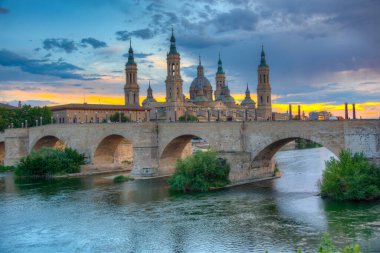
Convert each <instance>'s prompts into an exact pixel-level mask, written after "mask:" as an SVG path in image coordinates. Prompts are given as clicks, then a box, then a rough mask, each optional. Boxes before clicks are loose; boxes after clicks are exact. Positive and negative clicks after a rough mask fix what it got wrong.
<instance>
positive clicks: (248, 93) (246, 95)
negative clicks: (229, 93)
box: [245, 83, 251, 99]
mask: <svg viewBox="0 0 380 253" xmlns="http://www.w3.org/2000/svg"><path fill="white" fill-rule="evenodd" d="M250 98H251V92H250V91H249V88H248V83H247V89H246V90H245V99H250Z"/></svg>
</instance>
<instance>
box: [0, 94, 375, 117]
mask: <svg viewBox="0 0 380 253" xmlns="http://www.w3.org/2000/svg"><path fill="white" fill-rule="evenodd" d="M185 95H186V96H187V97H189V96H188V94H185ZM2 97H3V98H4V99H5V100H7V101H12V100H21V101H26V100H47V101H51V104H50V105H54V104H68V103H83V102H87V103H89V104H99V103H100V104H118V105H122V104H124V97H123V96H120V95H119V94H114V95H102V94H99V95H90V96H84V95H82V94H77V93H53V92H41V91H21V90H9V91H2ZM233 97H234V98H235V100H236V102H237V103H240V102H241V101H242V100H243V99H244V97H245V94H234V95H233ZM252 98H253V99H254V100H255V98H256V96H255V94H253V95H252ZM144 99H145V97H140V101H141V102H142V101H143V100H144ZM155 99H156V100H157V101H158V102H164V101H165V95H164V94H163V93H159V94H156V95H155ZM297 106H298V105H297V104H294V105H293V107H292V110H293V113H296V112H297ZM272 107H273V111H275V112H286V111H287V110H288V109H289V104H273V105H272ZM351 109H352V105H351V104H350V105H349V110H350V112H349V114H350V117H352V111H351ZM301 111H304V112H305V114H306V115H307V114H308V113H309V112H311V111H329V112H331V113H332V114H333V115H335V116H344V104H341V105H335V104H330V103H328V102H325V103H314V104H301ZM356 115H357V118H360V117H362V118H376V119H378V118H379V117H380V102H376V101H368V102H364V103H358V104H356Z"/></svg>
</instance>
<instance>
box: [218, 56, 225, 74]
mask: <svg viewBox="0 0 380 253" xmlns="http://www.w3.org/2000/svg"><path fill="white" fill-rule="evenodd" d="M216 73H217V74H224V70H223V65H222V60H221V59H220V52H219V60H218V71H217V72H216Z"/></svg>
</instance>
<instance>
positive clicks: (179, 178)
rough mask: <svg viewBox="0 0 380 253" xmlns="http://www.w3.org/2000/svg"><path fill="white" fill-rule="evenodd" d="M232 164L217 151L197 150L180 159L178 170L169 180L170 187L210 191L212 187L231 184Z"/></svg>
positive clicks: (180, 189)
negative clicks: (218, 154) (219, 155)
mask: <svg viewBox="0 0 380 253" xmlns="http://www.w3.org/2000/svg"><path fill="white" fill-rule="evenodd" d="M229 172H230V166H229V164H228V163H227V162H226V160H225V159H221V158H218V157H217V153H216V152H215V151H210V150H209V151H205V152H202V151H197V152H195V153H194V154H193V155H191V156H189V157H187V158H185V159H184V160H178V161H177V163H176V171H175V173H174V175H173V176H171V177H170V178H169V180H168V183H169V185H170V188H171V189H173V190H177V191H183V192H185V191H208V190H209V189H210V188H211V187H223V186H225V185H227V184H229V180H228V174H229Z"/></svg>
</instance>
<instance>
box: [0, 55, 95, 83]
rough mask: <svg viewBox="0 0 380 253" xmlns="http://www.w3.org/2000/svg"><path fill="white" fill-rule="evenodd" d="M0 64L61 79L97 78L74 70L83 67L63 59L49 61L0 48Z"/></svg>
mask: <svg viewBox="0 0 380 253" xmlns="http://www.w3.org/2000/svg"><path fill="white" fill-rule="evenodd" d="M0 65H2V66H6V67H19V68H20V69H21V70H22V71H24V72H27V73H30V74H36V75H48V76H55V77H59V78H63V79H79V80H96V79H98V78H95V77H90V78H87V77H86V76H85V75H81V74H78V73H76V71H80V70H83V69H82V68H80V67H77V66H75V65H73V64H70V63H67V62H64V61H58V62H50V63H49V62H47V60H34V59H28V58H25V57H22V56H20V55H18V54H15V53H13V52H11V51H8V50H0Z"/></svg>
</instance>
